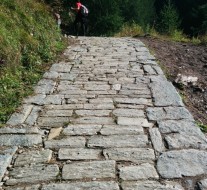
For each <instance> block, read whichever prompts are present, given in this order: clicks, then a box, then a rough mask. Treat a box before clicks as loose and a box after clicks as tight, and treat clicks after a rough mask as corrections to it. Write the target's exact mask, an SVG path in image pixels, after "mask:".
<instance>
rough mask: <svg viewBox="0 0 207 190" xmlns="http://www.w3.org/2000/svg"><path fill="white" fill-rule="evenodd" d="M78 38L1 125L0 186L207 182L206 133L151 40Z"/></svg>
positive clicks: (141, 187)
mask: <svg viewBox="0 0 207 190" xmlns="http://www.w3.org/2000/svg"><path fill="white" fill-rule="evenodd" d="M79 40H80V43H77V44H76V45H72V46H70V47H68V48H67V49H66V50H65V52H64V55H65V61H62V62H59V63H54V64H53V65H52V67H51V68H50V69H49V71H48V72H46V73H45V74H44V76H43V79H42V80H40V81H39V83H38V84H37V86H36V87H35V93H34V95H33V96H31V97H28V98H26V99H25V100H24V101H23V105H22V107H20V108H19V109H18V111H17V112H16V113H14V114H13V115H12V116H11V118H10V119H9V120H8V122H7V126H6V127H3V128H0V147H1V148H0V181H1V183H0V188H1V189H5V190H184V189H187V190H194V189H200V190H204V189H207V151H206V149H207V141H206V138H205V135H204V134H203V133H202V132H201V131H200V129H199V128H198V127H197V126H196V124H195V121H194V119H193V117H192V115H191V114H190V113H189V111H188V110H187V109H186V108H185V107H184V104H183V103H182V99H181V98H180V96H179V94H178V93H177V91H176V90H175V88H174V87H173V85H172V84H171V83H170V82H168V81H167V79H166V78H165V76H164V74H163V72H162V70H161V68H160V67H159V65H158V64H157V63H156V60H155V58H154V57H153V56H152V55H151V54H150V53H149V50H148V49H147V48H146V47H145V45H144V44H143V43H142V42H140V41H139V40H137V39H132V38H101V37H100V38H95V37H88V38H84V37H80V38H79Z"/></svg>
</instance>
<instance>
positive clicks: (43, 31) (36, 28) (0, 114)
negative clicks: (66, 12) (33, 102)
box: [0, 0, 66, 124]
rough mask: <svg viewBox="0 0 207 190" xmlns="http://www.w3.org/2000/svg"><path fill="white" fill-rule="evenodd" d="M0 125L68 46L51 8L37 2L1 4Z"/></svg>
mask: <svg viewBox="0 0 207 190" xmlns="http://www.w3.org/2000/svg"><path fill="white" fill-rule="evenodd" d="M0 20H1V27H0V124H2V123H5V122H6V121H7V120H8V118H9V116H10V115H11V113H12V112H13V111H14V110H15V109H16V108H17V107H18V106H19V105H20V103H21V100H22V99H23V97H25V96H27V95H29V94H31V93H32V91H33V88H32V87H33V85H34V84H36V83H37V81H38V80H39V79H40V78H41V76H42V74H43V72H44V70H45V69H46V68H47V67H48V64H49V63H50V62H51V61H52V60H54V58H55V57H56V56H57V54H58V53H59V52H61V51H62V50H63V49H64V48H65V47H66V42H65V41H64V40H63V39H62V36H61V32H60V30H59V29H58V28H57V26H56V22H55V20H54V18H53V16H52V14H51V13H50V9H49V7H47V6H46V5H45V4H43V3H40V2H39V1H37V0H17V1H8V0H1V1H0Z"/></svg>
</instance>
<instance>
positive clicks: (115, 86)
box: [112, 84, 121, 90]
mask: <svg viewBox="0 0 207 190" xmlns="http://www.w3.org/2000/svg"><path fill="white" fill-rule="evenodd" d="M112 90H121V84H113V85H112Z"/></svg>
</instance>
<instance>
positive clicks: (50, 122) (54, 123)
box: [37, 117, 70, 128]
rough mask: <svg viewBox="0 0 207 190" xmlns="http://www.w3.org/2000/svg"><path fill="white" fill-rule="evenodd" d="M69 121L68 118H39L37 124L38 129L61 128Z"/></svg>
mask: <svg viewBox="0 0 207 190" xmlns="http://www.w3.org/2000/svg"><path fill="white" fill-rule="evenodd" d="M69 121H70V119H69V117H39V118H38V122H37V124H38V125H39V126H40V127H50V128H52V127H63V126H64V125H65V124H66V123H69Z"/></svg>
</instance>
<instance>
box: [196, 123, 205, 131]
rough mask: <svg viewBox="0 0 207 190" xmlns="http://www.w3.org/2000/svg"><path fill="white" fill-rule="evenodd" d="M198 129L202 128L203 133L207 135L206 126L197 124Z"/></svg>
mask: <svg viewBox="0 0 207 190" xmlns="http://www.w3.org/2000/svg"><path fill="white" fill-rule="evenodd" d="M197 125H198V127H200V129H201V131H203V132H204V133H207V125H204V124H202V123H200V122H197Z"/></svg>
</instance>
